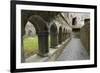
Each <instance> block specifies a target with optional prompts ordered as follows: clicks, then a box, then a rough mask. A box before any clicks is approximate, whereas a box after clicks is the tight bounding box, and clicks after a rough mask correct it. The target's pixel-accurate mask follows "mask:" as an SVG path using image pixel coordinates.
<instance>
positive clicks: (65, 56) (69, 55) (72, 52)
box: [57, 37, 89, 61]
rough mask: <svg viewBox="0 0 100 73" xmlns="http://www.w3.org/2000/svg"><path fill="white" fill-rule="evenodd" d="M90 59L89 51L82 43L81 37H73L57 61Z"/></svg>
mask: <svg viewBox="0 0 100 73" xmlns="http://www.w3.org/2000/svg"><path fill="white" fill-rule="evenodd" d="M86 59H89V56H88V53H87V51H86V50H85V48H84V47H83V45H82V44H81V41H80V39H79V38H74V37H73V38H72V39H71V41H70V42H69V43H68V44H67V45H66V47H65V49H64V50H63V52H62V54H61V55H60V56H59V57H58V59H57V61H65V60H86Z"/></svg>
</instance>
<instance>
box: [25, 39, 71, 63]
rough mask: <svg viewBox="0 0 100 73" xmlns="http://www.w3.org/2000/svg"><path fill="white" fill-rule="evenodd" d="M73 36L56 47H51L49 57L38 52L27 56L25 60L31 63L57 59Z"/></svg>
mask: <svg viewBox="0 0 100 73" xmlns="http://www.w3.org/2000/svg"><path fill="white" fill-rule="evenodd" d="M70 39H71V38H69V39H67V40H65V42H62V44H61V45H58V46H57V47H56V48H49V53H48V56H47V57H41V56H39V55H37V54H35V55H33V56H31V57H29V58H27V59H26V60H25V62H27V63H31V62H47V61H55V60H56V59H57V58H58V57H59V55H60V54H61V52H62V51H63V49H64V47H65V45H66V44H67V43H68V42H69V41H70Z"/></svg>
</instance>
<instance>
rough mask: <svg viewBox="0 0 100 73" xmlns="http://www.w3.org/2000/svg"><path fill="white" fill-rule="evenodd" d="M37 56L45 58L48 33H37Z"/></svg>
mask: <svg viewBox="0 0 100 73" xmlns="http://www.w3.org/2000/svg"><path fill="white" fill-rule="evenodd" d="M38 46H39V47H38V48H39V51H38V55H40V56H43V57H44V56H47V55H48V52H49V49H48V32H45V31H43V32H38Z"/></svg>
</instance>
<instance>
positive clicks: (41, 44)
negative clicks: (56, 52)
mask: <svg viewBox="0 0 100 73" xmlns="http://www.w3.org/2000/svg"><path fill="white" fill-rule="evenodd" d="M28 21H30V22H31V23H32V24H33V25H34V27H35V29H36V33H37V36H38V55H40V56H47V54H48V52H49V50H48V27H47V23H46V22H45V20H44V19H43V18H42V17H41V16H39V15H32V16H30V17H29V18H28Z"/></svg>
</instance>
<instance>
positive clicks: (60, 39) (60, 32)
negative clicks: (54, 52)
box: [58, 26, 62, 44]
mask: <svg viewBox="0 0 100 73" xmlns="http://www.w3.org/2000/svg"><path fill="white" fill-rule="evenodd" d="M58 39H59V44H61V43H62V27H61V26H60V27H59V35H58Z"/></svg>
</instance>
